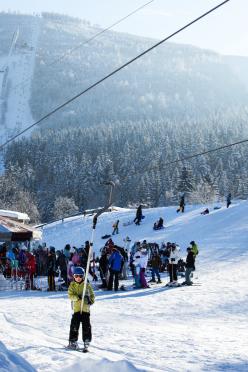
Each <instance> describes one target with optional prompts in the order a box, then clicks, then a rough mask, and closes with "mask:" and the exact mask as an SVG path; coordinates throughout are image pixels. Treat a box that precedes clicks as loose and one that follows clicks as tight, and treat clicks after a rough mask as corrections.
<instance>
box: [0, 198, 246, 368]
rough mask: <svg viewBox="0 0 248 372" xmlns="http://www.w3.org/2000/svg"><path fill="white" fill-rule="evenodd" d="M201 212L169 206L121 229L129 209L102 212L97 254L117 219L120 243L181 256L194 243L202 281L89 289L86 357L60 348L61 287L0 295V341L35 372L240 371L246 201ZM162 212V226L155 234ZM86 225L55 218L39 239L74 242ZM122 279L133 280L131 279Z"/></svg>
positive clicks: (85, 234) (64, 306)
mask: <svg viewBox="0 0 248 372" xmlns="http://www.w3.org/2000/svg"><path fill="white" fill-rule="evenodd" d="M203 208H204V206H192V207H190V208H187V209H186V212H185V214H183V215H182V214H181V215H177V214H176V213H175V208H174V207H173V208H172V207H168V208H156V209H150V210H144V215H145V216H146V217H145V219H144V220H143V222H142V224H141V226H134V225H130V226H127V227H123V226H122V224H123V222H124V221H127V220H129V219H133V218H134V214H135V213H134V211H128V210H123V211H122V210H119V211H117V212H112V213H108V214H107V213H106V214H104V215H103V216H101V217H100V218H99V222H98V225H97V229H96V242H95V243H96V244H95V247H96V248H95V249H96V251H97V250H99V248H100V247H101V246H102V245H103V244H104V240H102V239H101V236H102V235H104V234H105V233H109V232H111V231H110V230H111V226H112V223H113V222H114V221H115V220H116V219H117V218H119V219H120V221H121V222H120V235H119V236H117V237H116V239H115V237H114V240H115V241H116V242H117V243H119V244H120V243H122V241H123V238H124V237H125V236H126V235H129V236H130V237H131V238H132V240H134V238H135V239H137V240H143V239H145V238H146V239H147V240H148V241H157V242H161V241H176V242H178V243H179V244H180V246H181V251H182V255H183V256H185V249H186V247H187V246H188V244H189V242H190V241H191V240H192V239H194V240H196V241H197V243H199V248H200V253H199V256H198V257H197V260H196V268H197V270H196V272H195V273H194V277H195V279H194V281H195V283H199V285H195V286H192V287H178V288H168V287H165V284H166V282H167V281H168V278H167V274H163V276H162V280H163V284H161V285H154V286H151V288H149V289H140V290H133V291H132V290H128V291H123V292H117V293H116V292H107V291H96V292H95V293H96V303H95V304H94V305H93V306H92V309H91V321H92V328H93V341H92V345H91V347H90V351H91V352H90V353H89V354H87V355H85V354H81V353H77V352H73V351H66V350H64V346H65V345H67V342H68V332H69V325H70V318H71V310H70V302H69V300H68V299H67V294H66V293H64V292H57V293H53V294H50V293H46V292H36V293H35V292H30V291H26V292H14V291H9V292H0V301H1V308H0V324H1V330H2V332H1V340H2V342H3V343H4V344H5V346H6V347H7V348H8V349H9V350H11V351H13V352H16V353H18V354H19V355H20V356H21V357H23V358H24V359H25V360H26V361H27V362H29V363H30V364H31V365H32V366H33V367H34V368H35V369H36V370H38V371H50V370H53V371H70V370H74V369H75V368H77V369H79V370H80V368H81V370H84V371H88V370H90V369H91V370H96V368H97V370H99V371H105V370H106V371H133V370H136V369H134V368H135V367H136V368H138V369H140V370H143V371H158V372H159V371H247V370H248V359H247V355H248V343H247V320H248V289H247V274H246V271H247V264H248V246H247V244H248V243H247V242H248V240H247V232H248V205H247V202H237V203H236V204H234V205H232V206H231V207H230V208H229V209H228V210H227V209H226V208H222V209H220V210H216V211H212V212H211V214H210V215H207V216H202V215H200V214H199V213H200V212H201V211H202V210H203ZM160 216H162V217H165V221H166V228H165V229H164V230H162V231H158V232H157V231H156V232H154V231H153V230H152V226H153V222H154V221H155V220H157V219H158V218H159V217H160ZM91 222H92V217H86V218H84V219H83V218H82V217H80V218H76V219H75V218H74V219H72V220H71V221H70V222H64V223H63V224H62V223H55V224H53V225H51V226H49V227H46V228H44V240H45V241H47V242H48V244H52V245H55V247H56V248H62V247H63V246H64V244H65V243H67V242H72V243H73V244H77V245H78V244H79V242H83V241H84V240H86V239H88V238H89V235H90V226H91ZM57 239H58V240H57ZM73 239H74V241H73ZM77 242H78V243H77ZM55 243H56V244H55ZM123 283H124V284H125V285H128V286H131V284H132V280H131V279H130V280H129V281H128V282H127V281H123ZM110 361H111V362H112V363H113V364H108V363H110ZM123 361H126V362H130V363H131V364H129V365H127V364H123ZM92 363H93V364H92ZM96 363H98V364H96ZM96 365H97V367H96ZM134 366H135V367H134ZM111 368H112V369H111ZM0 370H1V368H0Z"/></svg>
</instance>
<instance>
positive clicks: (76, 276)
mask: <svg viewBox="0 0 248 372" xmlns="http://www.w3.org/2000/svg"><path fill="white" fill-rule="evenodd" d="M73 276H74V278H83V277H84V276H83V275H81V274H74V275H73Z"/></svg>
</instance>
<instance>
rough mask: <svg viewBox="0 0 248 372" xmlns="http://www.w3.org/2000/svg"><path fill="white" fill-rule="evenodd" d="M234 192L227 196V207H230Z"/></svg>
mask: <svg viewBox="0 0 248 372" xmlns="http://www.w3.org/2000/svg"><path fill="white" fill-rule="evenodd" d="M231 199H232V194H231V193H230V192H229V194H228V195H227V198H226V207H227V208H228V207H229V206H230V205H231V204H232V200H231Z"/></svg>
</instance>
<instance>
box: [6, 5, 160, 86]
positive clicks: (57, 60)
mask: <svg viewBox="0 0 248 372" xmlns="http://www.w3.org/2000/svg"><path fill="white" fill-rule="evenodd" d="M154 1H156V0H150V1H148V2H147V3H145V4H143V5H141V6H140V7H138V8H136V9H134V10H133V11H132V12H131V13H129V14H127V15H126V16H124V17H122V18H120V19H119V20H118V21H116V22H114V23H112V24H111V25H110V26H108V27H107V28H104V29H103V30H101V31H99V32H97V33H96V34H95V35H93V36H91V37H90V38H89V39H87V40H85V41H83V42H81V43H79V44H78V45H76V46H75V47H73V48H71V49H68V50H67V51H65V52H64V53H63V54H62V55H61V56H60V57H58V58H57V59H55V60H54V61H52V62H51V63H44V66H45V67H51V66H54V65H56V64H57V63H59V62H61V61H62V60H63V59H65V58H66V57H67V56H69V55H71V54H72V53H73V52H74V51H75V50H78V49H80V48H81V47H83V46H84V45H86V44H89V43H90V42H91V41H93V40H95V39H96V38H97V37H98V36H100V35H102V34H104V33H105V32H107V31H109V30H111V29H112V28H113V27H115V26H117V25H119V24H120V23H121V22H123V21H125V20H126V19H127V18H129V17H131V16H132V15H134V14H135V13H138V12H139V11H140V10H142V9H144V8H145V7H146V6H148V5H150V4H151V3H153V2H154ZM30 78H31V75H30V76H28V77H27V78H26V79H25V80H24V81H23V82H21V83H18V84H16V85H15V86H14V87H13V89H16V88H17V87H19V86H25V84H26V83H28V82H29V80H30Z"/></svg>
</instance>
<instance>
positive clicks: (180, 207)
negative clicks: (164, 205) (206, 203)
mask: <svg viewBox="0 0 248 372" xmlns="http://www.w3.org/2000/svg"><path fill="white" fill-rule="evenodd" d="M184 208H185V194H183V195H182V196H181V198H180V202H179V208H178V209H177V213H178V212H182V213H184Z"/></svg>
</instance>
